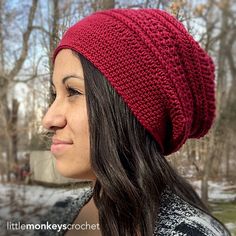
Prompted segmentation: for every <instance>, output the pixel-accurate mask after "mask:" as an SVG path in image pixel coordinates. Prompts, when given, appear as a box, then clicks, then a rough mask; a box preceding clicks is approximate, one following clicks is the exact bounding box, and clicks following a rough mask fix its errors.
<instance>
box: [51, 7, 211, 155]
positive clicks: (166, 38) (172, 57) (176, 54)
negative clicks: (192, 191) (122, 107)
mask: <svg viewBox="0 0 236 236" xmlns="http://www.w3.org/2000/svg"><path fill="white" fill-rule="evenodd" d="M63 48H69V49H72V50H74V51H76V52H79V53H81V54H82V55H83V56H84V57H86V58H87V59H88V60H89V61H90V62H92V63H93V64H94V66H95V67H97V68H98V69H99V70H100V72H101V73H102V74H103V75H104V76H105V77H106V79H107V80H108V81H109V82H110V84H111V85H112V86H113V87H114V89H115V90H116V92H117V93H118V94H119V95H120V96H121V97H122V98H123V100H124V101H125V102H126V104H127V105H128V107H129V108H130V109H131V111H132V112H133V114H134V115H135V116H136V117H137V119H138V120H139V122H140V123H141V124H142V125H143V126H144V127H145V128H146V129H147V130H148V131H149V132H150V133H151V134H152V135H153V137H154V138H155V140H156V141H157V142H158V144H159V146H160V148H161V151H162V153H163V154H164V155H168V154H170V153H172V152H175V151H177V150H178V149H179V148H180V147H181V146H182V145H183V144H184V143H185V141H186V140H187V139H188V138H199V137H202V136H204V135H205V134H206V133H207V131H208V130H209V129H210V127H211V125H212V122H213V119H214V116H215V94H214V87H215V86H214V64H213V62H212V59H211V58H210V57H209V56H208V55H207V53H206V52H205V51H204V50H203V49H202V48H201V47H200V46H199V44H198V43H197V42H196V41H195V40H194V39H193V38H192V36H190V35H189V33H188V32H187V31H186V29H185V28H184V26H183V25H182V24H181V23H180V22H178V21H177V20H176V19H175V18H174V17H173V16H171V15H170V14H168V13H167V12H165V11H162V10H158V9H138V10H135V9H112V10H106V11H100V12H96V13H94V14H92V15H90V16H88V17H86V18H84V19H83V20H81V21H79V22H78V23H76V24H75V25H74V26H72V27H70V28H69V29H68V30H67V32H66V33H65V34H64V36H63V38H62V40H61V42H60V44H59V46H58V47H57V48H56V50H55V52H54V59H55V57H56V55H57V53H58V52H59V51H60V50H61V49H63Z"/></svg>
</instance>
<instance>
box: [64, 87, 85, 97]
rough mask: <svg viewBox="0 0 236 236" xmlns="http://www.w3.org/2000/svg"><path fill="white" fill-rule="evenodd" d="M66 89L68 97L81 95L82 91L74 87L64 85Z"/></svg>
mask: <svg viewBox="0 0 236 236" xmlns="http://www.w3.org/2000/svg"><path fill="white" fill-rule="evenodd" d="M66 90H67V93H68V97H72V96H77V95H82V93H81V92H79V91H78V90H77V89H74V88H72V87H69V86H66Z"/></svg>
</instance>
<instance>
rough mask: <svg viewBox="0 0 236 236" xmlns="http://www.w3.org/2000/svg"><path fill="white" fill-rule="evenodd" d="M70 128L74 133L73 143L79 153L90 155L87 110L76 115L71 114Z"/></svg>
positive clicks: (82, 110)
mask: <svg viewBox="0 0 236 236" xmlns="http://www.w3.org/2000/svg"><path fill="white" fill-rule="evenodd" d="M70 118H71V119H70V120H68V122H69V124H68V125H69V126H70V129H71V132H72V137H73V142H74V144H75V147H76V149H79V150H76V151H77V152H80V153H81V152H83V153H88V152H89V125H88V116H87V110H86V109H85V108H84V109H81V110H80V111H79V112H76V113H74V114H72V113H71V116H70Z"/></svg>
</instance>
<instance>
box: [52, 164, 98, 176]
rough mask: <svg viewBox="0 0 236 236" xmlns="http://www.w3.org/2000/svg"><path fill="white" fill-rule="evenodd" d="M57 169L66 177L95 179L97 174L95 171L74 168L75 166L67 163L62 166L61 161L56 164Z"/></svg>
mask: <svg viewBox="0 0 236 236" xmlns="http://www.w3.org/2000/svg"><path fill="white" fill-rule="evenodd" d="M56 168H57V171H58V172H59V173H60V175H62V176H63V177H66V178H71V179H79V180H95V179H96V176H95V175H94V173H93V171H92V170H90V169H88V170H78V169H76V170H74V168H75V167H72V168H69V167H66V166H65V165H63V166H61V165H60V164H59V163H57V164H56Z"/></svg>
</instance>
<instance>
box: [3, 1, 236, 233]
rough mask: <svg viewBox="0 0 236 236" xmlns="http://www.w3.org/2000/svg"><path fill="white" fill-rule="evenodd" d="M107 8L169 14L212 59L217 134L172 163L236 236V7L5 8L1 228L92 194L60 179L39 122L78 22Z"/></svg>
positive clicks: (59, 4) (25, 4)
mask: <svg viewBox="0 0 236 236" xmlns="http://www.w3.org/2000/svg"><path fill="white" fill-rule="evenodd" d="M109 8H160V9H163V10H166V11H168V12H170V13H171V14H173V15H175V16H176V17H177V18H178V19H179V20H180V21H181V22H182V23H183V24H184V25H185V27H186V28H187V29H188V31H189V32H190V33H191V34H192V35H193V37H194V38H195V39H196V40H197V41H198V42H199V43H200V44H201V46H202V47H203V48H205V50H206V51H208V53H209V54H210V55H211V56H212V57H213V59H214V62H215V67H216V72H215V75H216V97H217V113H216V119H215V123H214V126H213V128H212V129H211V132H210V133H209V134H208V135H207V136H206V137H204V138H202V139H200V140H190V141H188V142H187V143H186V144H185V145H184V146H183V148H182V149H181V150H180V151H178V152H177V153H175V154H173V155H172V156H170V157H168V160H170V162H171V164H172V165H173V166H174V167H175V168H176V169H177V170H178V171H179V172H180V173H181V174H182V175H184V176H185V177H186V178H188V179H189V181H191V183H192V184H193V186H194V187H195V189H196V190H197V192H198V193H199V195H200V196H201V198H202V199H203V201H205V202H206V203H207V204H208V205H209V206H210V208H211V210H212V212H213V214H214V215H215V216H217V217H218V218H219V219H221V220H222V221H223V222H224V223H225V224H226V226H227V227H228V228H229V229H230V230H231V232H232V235H236V157H235V156H236V1H235V0H173V1H171V0H146V1H141V0H140V1H139V0H116V1H115V0H50V1H43V0H32V1H31V0H21V1H19V0H8V1H6V0H0V191H1V192H0V227H1V226H2V225H3V224H2V225H1V222H3V220H6V219H8V220H12V219H13V217H20V218H21V219H24V220H25V221H26V222H27V219H29V218H30V217H31V216H32V215H34V216H39V215H40V214H42V212H43V210H44V209H46V208H47V207H48V206H50V205H52V204H54V203H55V202H56V201H57V200H58V199H60V198H62V197H66V196H74V197H76V196H77V195H78V194H80V193H81V191H83V190H84V189H85V188H86V187H87V186H88V182H87V181H86V180H85V181H80V182H78V181H76V180H71V179H66V178H63V177H62V176H60V175H59V174H58V173H57V171H56V170H55V168H54V159H53V158H52V156H51V155H50V152H49V151H48V149H49V148H48V147H49V140H48V139H47V136H46V135H45V134H44V130H43V129H42V126H41V119H42V117H43V114H44V113H45V111H46V110H47V107H48V101H49V78H50V77H51V75H52V69H53V68H52V64H51V56H52V53H53V50H54V48H55V47H56V46H57V44H58V41H59V40H60V38H61V36H62V35H63V33H64V32H65V30H66V29H67V28H68V27H69V26H71V25H72V24H74V23H75V22H77V21H78V20H79V19H82V18H83V17H85V16H86V15H88V14H91V13H92V12H95V11H98V10H102V9H109ZM1 233H2V235H6V234H7V235H11V233H9V232H7V233H6V232H5V231H4V230H3V231H2V229H1V231H0V235H1ZM15 233H16V232H15ZM18 233H19V234H20V232H18ZM12 235H13V234H12ZM14 235H15V234H14Z"/></svg>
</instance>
